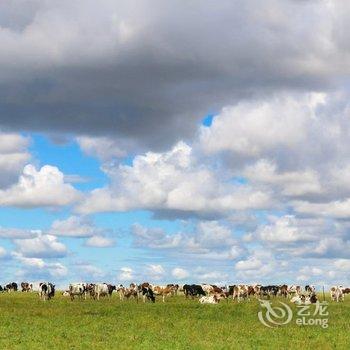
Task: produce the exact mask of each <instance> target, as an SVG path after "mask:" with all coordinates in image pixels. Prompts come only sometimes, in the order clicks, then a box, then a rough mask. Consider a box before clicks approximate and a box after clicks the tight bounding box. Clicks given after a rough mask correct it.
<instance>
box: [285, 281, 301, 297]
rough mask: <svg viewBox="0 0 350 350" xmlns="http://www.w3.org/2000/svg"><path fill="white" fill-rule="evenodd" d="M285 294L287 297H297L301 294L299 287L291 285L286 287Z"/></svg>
mask: <svg viewBox="0 0 350 350" xmlns="http://www.w3.org/2000/svg"><path fill="white" fill-rule="evenodd" d="M287 292H288V296H289V297H292V296H293V295H294V296H298V295H300V294H301V287H300V286H296V285H294V284H292V285H290V286H288V289H287Z"/></svg>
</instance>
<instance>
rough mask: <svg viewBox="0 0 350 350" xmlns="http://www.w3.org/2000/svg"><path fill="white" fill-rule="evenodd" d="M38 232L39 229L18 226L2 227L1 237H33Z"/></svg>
mask: <svg viewBox="0 0 350 350" xmlns="http://www.w3.org/2000/svg"><path fill="white" fill-rule="evenodd" d="M37 234H38V231H37V230H25V229H18V228H6V227H0V238H9V239H21V238H33V237H36V235H37Z"/></svg>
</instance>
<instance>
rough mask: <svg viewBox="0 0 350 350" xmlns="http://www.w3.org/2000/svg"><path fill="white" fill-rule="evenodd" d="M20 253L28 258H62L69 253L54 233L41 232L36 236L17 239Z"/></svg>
mask: <svg viewBox="0 0 350 350" xmlns="http://www.w3.org/2000/svg"><path fill="white" fill-rule="evenodd" d="M13 242H14V244H15V245H16V248H17V251H18V253H20V254H21V255H23V256H24V257H27V258H62V257H64V256H65V255H67V248H66V246H65V245H64V244H63V243H61V242H59V241H58V240H57V237H55V236H52V235H44V234H39V235H38V236H37V237H35V238H26V239H15V240H14V241H13Z"/></svg>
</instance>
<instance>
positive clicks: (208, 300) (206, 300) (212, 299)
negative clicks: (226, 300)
mask: <svg viewBox="0 0 350 350" xmlns="http://www.w3.org/2000/svg"><path fill="white" fill-rule="evenodd" d="M199 302H200V303H201V304H218V303H219V302H220V296H217V295H216V294H214V295H210V296H203V297H201V298H199Z"/></svg>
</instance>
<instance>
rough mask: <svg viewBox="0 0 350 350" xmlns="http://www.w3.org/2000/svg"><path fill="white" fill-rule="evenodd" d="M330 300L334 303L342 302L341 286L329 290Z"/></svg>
mask: <svg viewBox="0 0 350 350" xmlns="http://www.w3.org/2000/svg"><path fill="white" fill-rule="evenodd" d="M330 295H331V299H332V300H333V301H336V302H337V303H338V302H339V301H344V294H343V287H342V286H333V287H332V288H331V290H330Z"/></svg>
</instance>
